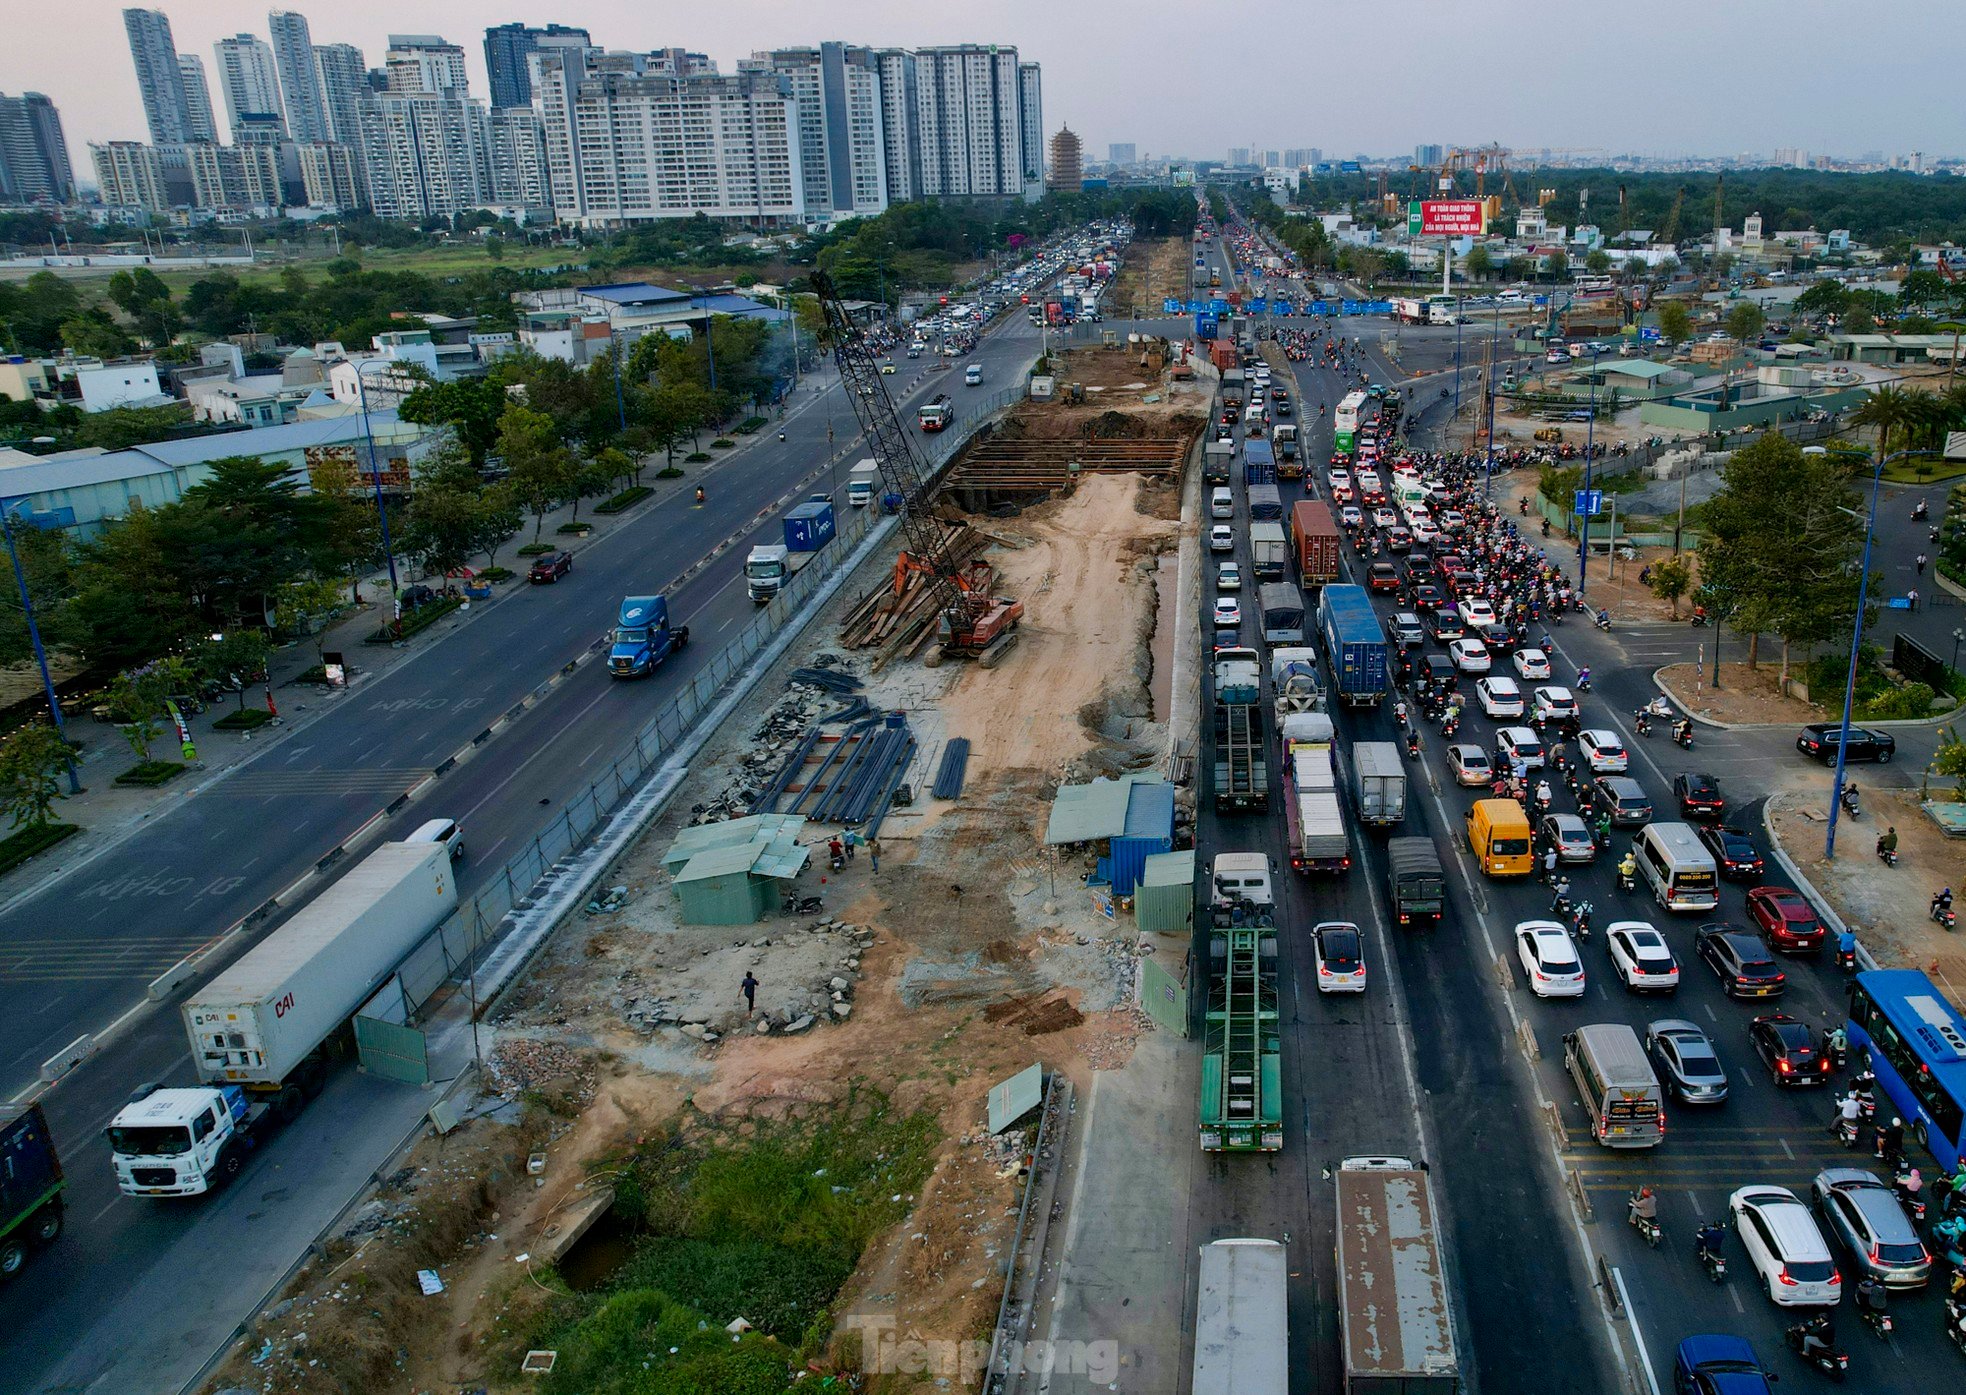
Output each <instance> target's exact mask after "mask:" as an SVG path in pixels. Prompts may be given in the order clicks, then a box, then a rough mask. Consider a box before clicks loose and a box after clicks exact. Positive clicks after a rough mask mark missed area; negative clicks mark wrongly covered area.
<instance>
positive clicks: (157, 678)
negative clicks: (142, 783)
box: [103, 659, 190, 761]
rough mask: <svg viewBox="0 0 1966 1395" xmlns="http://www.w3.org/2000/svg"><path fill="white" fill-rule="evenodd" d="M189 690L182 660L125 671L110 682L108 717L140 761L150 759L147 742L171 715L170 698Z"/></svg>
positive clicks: (149, 741) (105, 697)
mask: <svg viewBox="0 0 1966 1395" xmlns="http://www.w3.org/2000/svg"><path fill="white" fill-rule="evenodd" d="M188 687H190V673H189V670H188V669H187V668H186V666H185V664H184V663H183V661H182V660H175V659H159V660H157V661H155V662H153V663H148V664H144V665H143V666H142V667H140V668H133V669H125V670H124V671H123V672H121V673H119V674H117V675H116V677H115V678H114V679H112V680H111V681H110V684H109V687H108V688H107V689H106V690H105V691H104V693H103V698H104V705H105V706H107V707H108V709H109V715H110V717H111V719H112V720H114V721H115V722H116V723H117V724H118V725H119V726H121V727H122V729H123V739H124V740H125V741H127V742H129V743H130V750H131V751H133V752H135V754H136V758H137V759H138V760H139V761H147V760H149V759H150V743H151V742H153V741H155V740H156V739H157V735H158V732H159V731H160V730H161V729H162V726H163V722H164V719H165V718H166V717H167V716H169V715H170V708H169V707H168V705H167V704H168V703H169V702H170V699H171V695H172V694H174V693H180V692H183V691H185V690H186V689H187V688H188Z"/></svg>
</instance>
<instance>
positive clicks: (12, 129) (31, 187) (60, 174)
mask: <svg viewBox="0 0 1966 1395" xmlns="http://www.w3.org/2000/svg"><path fill="white" fill-rule="evenodd" d="M74 197H75V171H74V169H73V168H72V167H71V166H70V165H69V163H68V145H67V143H66V141H65V140H64V139H63V136H62V130H61V113H60V112H58V111H56V110H55V104H54V103H53V102H51V101H49V100H48V99H47V98H46V97H44V96H42V95H41V94H40V93H39V92H23V93H22V94H21V95H20V96H18V97H9V96H8V95H7V94H6V93H4V92H0V203H41V202H47V203H67V202H69V201H70V200H72V199H73V198H74Z"/></svg>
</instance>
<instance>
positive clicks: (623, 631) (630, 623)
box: [608, 596, 689, 678]
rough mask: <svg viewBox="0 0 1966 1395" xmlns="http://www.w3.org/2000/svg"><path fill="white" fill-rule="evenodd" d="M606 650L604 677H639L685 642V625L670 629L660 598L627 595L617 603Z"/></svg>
mask: <svg viewBox="0 0 1966 1395" xmlns="http://www.w3.org/2000/svg"><path fill="white" fill-rule="evenodd" d="M611 640H612V647H611V648H609V650H608V675H609V676H610V677H613V678H642V677H646V676H647V675H648V674H651V673H653V672H655V666H656V665H657V664H659V663H661V662H662V661H663V660H664V659H666V658H668V657H669V656H670V655H671V654H673V653H675V652H676V651H677V650H678V649H681V648H682V647H683V646H684V645H685V644H688V643H689V626H687V625H682V626H671V625H670V623H669V602H668V600H667V599H666V598H665V597H662V596H629V597H627V598H626V599H624V600H623V601H622V602H621V614H620V616H619V618H618V619H616V621H615V625H614V634H613V636H612V637H611Z"/></svg>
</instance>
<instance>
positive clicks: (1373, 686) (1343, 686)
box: [1318, 586, 1387, 707]
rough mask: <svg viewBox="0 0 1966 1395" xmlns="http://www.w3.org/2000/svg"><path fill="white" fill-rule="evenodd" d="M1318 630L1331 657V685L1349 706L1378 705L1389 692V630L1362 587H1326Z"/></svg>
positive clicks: (1320, 606) (1319, 613) (1319, 612)
mask: <svg viewBox="0 0 1966 1395" xmlns="http://www.w3.org/2000/svg"><path fill="white" fill-rule="evenodd" d="M1318 629H1319V630H1320V631H1321V632H1322V633H1323V635H1324V652H1325V654H1326V655H1328V656H1329V658H1330V660H1331V677H1332V683H1331V686H1332V687H1333V689H1335V690H1336V691H1337V694H1338V700H1339V701H1340V702H1342V703H1344V704H1345V705H1346V706H1347V707H1377V706H1378V705H1379V703H1380V702H1381V701H1382V700H1383V699H1384V698H1385V695H1386V678H1387V673H1386V632H1385V631H1384V630H1383V629H1381V628H1380V626H1379V617H1378V616H1377V615H1376V614H1374V613H1373V610H1372V600H1371V598H1370V597H1369V596H1367V595H1366V593H1365V588H1364V587H1363V586H1327V587H1325V588H1324V593H1323V594H1322V595H1321V596H1320V597H1319V598H1318Z"/></svg>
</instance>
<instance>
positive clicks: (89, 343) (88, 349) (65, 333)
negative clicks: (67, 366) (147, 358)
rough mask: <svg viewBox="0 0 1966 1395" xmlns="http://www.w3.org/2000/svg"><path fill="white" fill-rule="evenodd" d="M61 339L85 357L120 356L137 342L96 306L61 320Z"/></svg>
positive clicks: (66, 345)
mask: <svg viewBox="0 0 1966 1395" xmlns="http://www.w3.org/2000/svg"><path fill="white" fill-rule="evenodd" d="M61 342H62V344H63V345H64V346H65V347H66V348H69V349H72V350H74V351H75V352H76V353H77V354H79V355H81V356H82V357H84V358H121V357H122V356H123V355H124V354H127V353H130V352H132V351H133V350H135V348H136V346H137V345H136V340H134V339H132V338H131V337H130V336H129V333H128V331H126V330H125V329H124V328H123V327H122V326H121V325H119V324H117V323H116V321H115V320H114V319H112V318H111V317H110V314H109V312H108V311H107V310H104V309H101V308H99V307H98V308H93V309H89V310H83V311H81V312H79V313H78V314H76V315H73V316H71V317H70V318H69V319H66V320H63V321H62V325H61Z"/></svg>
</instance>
